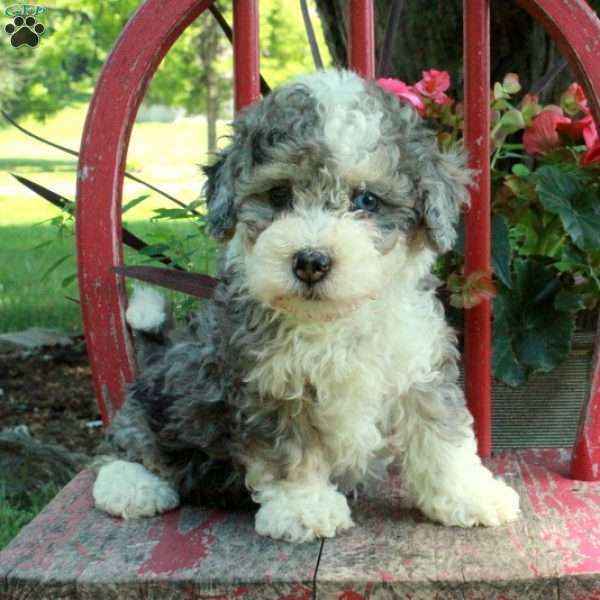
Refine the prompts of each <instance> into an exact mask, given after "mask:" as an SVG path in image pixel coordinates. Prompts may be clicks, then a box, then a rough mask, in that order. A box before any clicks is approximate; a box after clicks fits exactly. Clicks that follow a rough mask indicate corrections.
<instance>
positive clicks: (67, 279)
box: [60, 273, 77, 288]
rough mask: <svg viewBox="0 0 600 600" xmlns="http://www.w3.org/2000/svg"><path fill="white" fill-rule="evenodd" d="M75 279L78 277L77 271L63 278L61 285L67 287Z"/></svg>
mask: <svg viewBox="0 0 600 600" xmlns="http://www.w3.org/2000/svg"><path fill="white" fill-rule="evenodd" d="M75 279H77V273H71V274H70V275H68V276H67V277H65V278H64V279H63V280H62V282H61V284H60V285H61V286H62V287H64V288H65V287H67V286H69V285H70V284H71V283H72V282H73V281H75Z"/></svg>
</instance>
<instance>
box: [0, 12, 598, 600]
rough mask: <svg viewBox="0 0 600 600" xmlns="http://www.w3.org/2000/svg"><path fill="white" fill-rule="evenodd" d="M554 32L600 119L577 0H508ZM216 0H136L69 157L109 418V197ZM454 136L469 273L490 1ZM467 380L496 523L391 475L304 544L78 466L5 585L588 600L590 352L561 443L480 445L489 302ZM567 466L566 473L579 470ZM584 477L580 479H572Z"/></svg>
mask: <svg viewBox="0 0 600 600" xmlns="http://www.w3.org/2000/svg"><path fill="white" fill-rule="evenodd" d="M518 3H519V4H520V5H521V6H522V7H523V8H524V9H525V10H527V11H528V12H529V13H530V14H532V15H533V16H534V17H535V18H536V19H538V20H539V21H540V22H541V23H542V24H543V25H544V27H545V28H546V29H547V31H548V32H549V33H550V34H551V35H552V37H553V38H554V39H555V41H556V42H557V43H558V45H559V47H560V48H562V50H563V52H564V54H565V56H566V57H567V58H568V59H569V61H570V64H571V67H572V68H573V70H574V71H575V73H577V75H578V78H579V80H580V82H581V83H582V84H583V85H584V87H585V89H586V92H587V95H588V98H589V101H590V104H591V106H592V111H593V114H594V116H595V118H596V121H597V122H599V117H600V100H599V91H600V21H599V20H598V18H597V17H596V16H595V15H594V13H593V11H592V10H591V9H590V8H589V7H588V6H587V4H586V3H585V2H584V0H518ZM211 4H212V1H211V0H147V1H146V2H145V4H143V5H142V7H141V8H140V9H139V11H138V12H137V13H136V15H135V16H134V17H133V18H132V19H131V20H130V22H129V23H128V25H127V27H126V29H125V31H124V32H123V34H122V36H121V37H120V39H119V40H118V42H117V44H116V46H115V48H114V50H113V52H112V54H111V56H110V58H109V60H108V61H107V64H106V66H105V68H104V70H103V73H102V76H101V78H100V80H99V82H98V86H97V90H96V94H95V96H94V99H93V102H92V104H91V107H90V111H89V115H88V120H87V124H86V128H85V131H84V135H83V140H82V152H81V158H80V165H79V171H78V206H77V244H78V257H79V277H80V289H81V299H82V306H83V316H84V325H85V331H86V340H87V346H88V352H89V355H90V361H91V365H92V371H93V377H94V383H95V386H96V391H97V398H98V404H99V407H100V410H101V414H102V417H103V420H104V422H105V423H108V422H110V420H111V419H112V417H113V415H114V413H115V411H117V410H118V408H119V407H120V405H121V403H122V388H123V384H124V383H125V382H128V381H131V380H132V378H133V372H134V368H133V364H134V361H133V359H132V353H131V342H130V339H129V334H128V331H127V328H126V325H125V322H124V318H123V314H124V308H125V305H126V298H125V294H124V286H123V281H122V278H121V277H119V276H117V275H116V274H115V273H114V272H113V271H112V267H113V266H116V265H120V264H122V262H123V256H122V248H121V216H120V206H121V196H122V184H123V173H124V165H125V160H126V154H127V147H128V142H129V136H130V133H131V128H132V125H133V122H134V119H135V114H136V111H137V108H138V106H139V103H140V102H141V99H142V97H143V94H144V91H145V88H146V85H147V83H148V81H149V80H150V78H151V76H152V74H153V73H154V71H155V70H156V68H157V66H158V64H159V63H160V61H161V59H162V57H163V56H164V55H165V53H166V52H167V51H168V49H169V47H170V46H171V45H172V44H173V43H174V41H175V40H176V39H177V37H178V36H179V35H180V33H181V32H182V31H183V29H184V28H185V27H186V26H187V25H188V24H189V23H190V22H191V21H192V20H193V19H195V18H196V17H197V16H198V15H199V14H200V13H202V12H203V11H204V10H206V9H207V8H209V7H210V6H211ZM464 6H465V32H464V40H465V41H464V44H465V105H466V143H467V145H468V147H469V154H470V160H471V166H473V167H474V168H476V169H478V170H479V172H480V176H479V177H480V180H479V189H478V191H477V192H475V193H474V197H473V203H472V204H473V207H472V208H471V209H470V211H469V213H468V214H467V219H466V270H467V272H472V271H488V272H489V271H490V261H489V254H490V253H489V249H490V227H489V214H490V210H489V130H490V127H489V106H488V98H489V91H488V87H489V0H464ZM257 11H258V2H257V0H235V1H234V71H235V106H236V109H239V108H241V107H242V106H244V105H246V104H248V103H250V102H253V101H254V100H256V99H257V98H258V97H259V93H260V92H259V71H258V63H259V58H258V57H259V54H258V35H257V26H258V25H257V24H258V19H257V14H258V12H257ZM372 11H373V2H372V0H349V12H348V14H349V28H350V33H349V39H350V42H351V43H350V52H349V64H350V66H351V67H352V68H353V69H355V70H356V71H357V72H359V73H360V74H361V75H363V76H365V77H373V75H374V47H373V18H372V16H373V12H372ZM465 335H466V352H465V364H464V368H465V381H466V386H465V387H466V391H467V396H468V401H469V406H470V408H471V410H472V412H473V414H474V416H475V420H476V430H477V434H478V438H479V450H480V453H481V455H482V456H483V457H484V458H485V459H486V460H487V461H488V462H489V463H490V465H491V467H492V469H493V470H494V471H495V472H497V473H499V474H502V475H504V476H505V477H506V478H507V479H508V480H509V481H510V482H511V483H512V485H514V486H515V487H516V488H517V489H518V490H519V491H520V493H521V498H522V509H523V518H522V519H521V520H519V521H517V522H515V523H513V524H511V525H507V526H504V527H500V528H496V529H483V528H481V529H471V530H462V529H456V528H444V527H441V526H439V525H435V524H433V523H430V522H428V521H427V520H425V519H424V518H423V517H422V516H421V515H420V514H419V513H418V512H417V511H414V510H412V509H411V508H410V507H408V505H407V503H406V501H405V498H404V496H403V493H402V488H401V484H400V481H399V480H398V478H397V477H392V478H391V479H390V480H389V481H387V482H385V483H382V485H381V489H380V490H378V491H373V492H371V496H370V497H368V496H359V497H358V498H357V499H356V500H355V502H354V503H353V504H354V507H353V512H354V516H355V520H356V522H357V527H356V528H354V529H352V530H350V531H349V532H347V533H345V534H344V535H341V536H339V537H338V538H336V539H332V540H325V541H321V542H316V543H313V544H306V545H302V546H295V545H290V544H287V543H284V542H275V541H273V540H270V539H264V538H260V537H259V536H257V535H256V534H255V533H254V530H253V515H252V514H251V513H247V512H245V513H236V512H231V513H223V512H220V511H215V510H206V509H202V508H198V507H183V508H181V509H179V510H177V511H173V512H171V513H168V514H166V515H163V516H161V517H156V518H153V519H147V520H142V521H123V520H120V519H114V518H111V517H109V516H108V515H106V514H103V513H100V512H99V511H96V510H95V509H94V508H93V506H92V498H91V486H92V482H93V475H92V474H91V473H90V472H87V471H86V472H83V473H81V474H80V475H78V476H77V477H76V478H75V479H74V480H73V481H72V482H71V483H70V484H69V485H68V486H67V487H66V488H65V489H64V490H63V491H62V492H61V493H60V494H59V495H58V496H57V497H56V498H55V499H54V500H53V501H52V502H51V503H50V505H49V506H48V507H47V509H46V510H45V511H44V512H43V513H41V514H40V515H39V516H38V517H37V518H36V519H35V520H34V521H33V522H32V523H31V524H30V525H28V526H27V527H26V528H25V529H24V530H23V531H22V532H21V533H20V535H19V536H18V537H17V539H16V540H14V541H13V542H12V543H11V544H10V545H9V546H8V547H7V548H6V549H5V550H4V551H3V552H2V553H0V598H2V599H3V600H4V598H11V599H13V598H14V599H17V598H31V599H35V600H38V599H40V600H41V599H44V598H52V599H54V598H64V599H71V598H81V599H91V598H94V599H96V598H98V599H102V600H104V599H111V598H115V599H116V598H118V599H119V600H121V599H129V598H136V599H140V598H157V599H159V598H160V599H170V598H197V599H200V598H203V599H209V598H210V599H213V600H216V599H230V598H231V599H233V598H247V599H251V598H255V599H261V600H263V599H264V600H267V599H271V598H273V599H275V598H277V599H280V600H283V599H287V600H304V599H306V600H308V599H311V598H319V599H332V600H333V599H336V600H361V599H366V598H377V599H379V600H383V599H388V598H412V599H417V598H423V599H431V598H452V599H453V598H461V599H463V598H486V599H498V600H500V599H501V598H503V599H507V598H540V599H544V600H546V599H553V598H556V599H559V598H560V599H561V600H565V599H566V598H568V599H573V600H574V599H581V600H583V599H588V598H600V483H596V482H595V480H598V479H599V478H600V472H599V469H600V466H599V465H600V362H599V361H600V355H599V353H598V352H596V355H595V357H594V361H593V365H592V382H591V394H590V396H589V400H588V401H587V402H586V403H585V405H584V407H583V409H582V418H581V424H580V427H579V433H578V436H577V441H576V443H575V445H574V449H573V451H571V450H560V449H538V450H531V449H530V450H517V451H511V452H508V451H507V452H502V453H499V454H498V455H496V456H495V457H493V458H490V454H491V426H490V424H491V404H490V389H491V382H490V348H489V346H490V306H489V303H488V302H484V303H482V304H481V305H479V306H478V307H476V308H473V309H470V310H468V311H466V333H465ZM578 480H579V481H578ZM583 480H586V481H583Z"/></svg>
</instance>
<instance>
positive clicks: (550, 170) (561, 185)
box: [535, 165, 600, 250]
mask: <svg viewBox="0 0 600 600" xmlns="http://www.w3.org/2000/svg"><path fill="white" fill-rule="evenodd" d="M535 181H536V190H537V192H538V195H539V198H540V202H541V203H542V205H543V206H544V208H545V209H546V210H547V211H549V212H551V213H554V214H556V215H558V216H559V217H560V220H561V223H562V225H563V227H564V229H565V231H566V232H567V234H568V235H569V236H570V238H571V239H572V240H573V243H574V244H575V245H576V246H577V247H578V248H580V249H581V250H593V249H595V248H598V247H599V246H600V214H599V213H598V212H597V210H596V205H597V202H598V198H597V197H596V196H597V194H596V192H595V190H594V189H593V188H592V187H591V186H589V185H585V183H586V182H585V179H583V178H582V177H581V176H578V174H577V172H575V171H574V170H573V169H569V170H567V169H564V168H561V167H559V166H557V165H552V166H544V167H541V168H540V169H538V170H537V171H536V173H535Z"/></svg>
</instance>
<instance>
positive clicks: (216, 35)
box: [197, 18, 222, 152]
mask: <svg viewBox="0 0 600 600" xmlns="http://www.w3.org/2000/svg"><path fill="white" fill-rule="evenodd" d="M221 41H222V33H221V30H220V28H219V25H218V24H217V22H216V21H215V19H213V18H208V19H206V20H205V22H204V24H203V27H202V29H201V31H200V33H199V34H198V40H197V43H198V53H199V56H200V60H201V61H202V64H203V70H202V77H201V80H202V81H201V84H202V86H203V88H204V90H203V92H204V94H205V98H206V138H207V139H206V142H207V147H208V151H209V152H215V150H216V149H217V119H218V117H219V100H220V98H219V82H218V78H217V72H216V68H215V61H216V59H217V57H218V54H219V50H220V47H221Z"/></svg>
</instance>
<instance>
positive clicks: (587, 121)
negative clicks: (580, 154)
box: [556, 115, 598, 148]
mask: <svg viewBox="0 0 600 600" xmlns="http://www.w3.org/2000/svg"><path fill="white" fill-rule="evenodd" d="M556 129H557V131H558V132H559V133H565V134H567V135H568V136H569V137H570V138H571V139H572V140H573V141H574V142H578V141H580V140H581V138H582V137H583V140H584V141H585V145H586V146H587V147H588V148H592V147H593V146H594V145H595V144H596V142H597V141H598V132H597V130H596V124H595V123H594V119H593V118H592V115H587V116H585V117H583V119H579V120H578V121H572V122H571V123H559V124H558V125H557V126H556Z"/></svg>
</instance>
